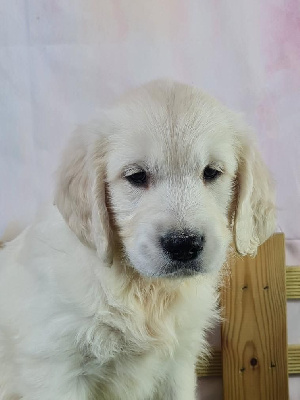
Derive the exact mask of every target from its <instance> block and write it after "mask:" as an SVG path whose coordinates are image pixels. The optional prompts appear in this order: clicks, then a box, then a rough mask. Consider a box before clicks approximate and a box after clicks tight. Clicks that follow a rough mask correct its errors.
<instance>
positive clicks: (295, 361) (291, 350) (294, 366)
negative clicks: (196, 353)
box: [196, 344, 300, 378]
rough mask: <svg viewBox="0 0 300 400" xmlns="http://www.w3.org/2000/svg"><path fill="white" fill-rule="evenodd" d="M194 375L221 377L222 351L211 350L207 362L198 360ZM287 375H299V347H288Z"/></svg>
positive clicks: (294, 345) (295, 345)
mask: <svg viewBox="0 0 300 400" xmlns="http://www.w3.org/2000/svg"><path fill="white" fill-rule="evenodd" d="M196 373H197V375H198V376H199V377H202V378H203V377H206V376H216V377H217V376H218V377H220V376H222V350H220V349H213V350H212V352H211V357H210V358H209V360H208V362H207V361H205V362H204V361H203V360H201V359H199V361H198V363H197V365H196ZM288 373H289V375H300V345H297V344H291V345H289V346H288Z"/></svg>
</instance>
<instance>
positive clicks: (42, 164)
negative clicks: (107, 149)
mask: <svg viewBox="0 0 300 400" xmlns="http://www.w3.org/2000/svg"><path fill="white" fill-rule="evenodd" d="M159 77H171V78H175V79H177V80H181V81H184V82H187V83H190V84H193V85H196V86H199V87H202V88H204V89H205V90H207V91H208V92H210V93H211V94H213V95H215V96H216V97H217V98H219V99H220V100H221V101H223V102H224V103H225V104H226V105H228V106H229V107H231V108H233V109H235V110H237V111H240V112H242V113H244V114H245V118H246V120H247V121H248V123H249V124H250V125H252V126H253V128H254V130H255V131H256V132H257V134H258V142H259V146H260V148H261V151H262V153H263V156H264V159H265V161H266V163H267V165H268V166H269V168H270V170H271V172H272V173H273V176H274V179H275V182H276V186H277V207H278V230H279V231H283V232H284V233H285V235H286V239H287V241H286V248H287V263H288V264H289V265H299V264H300V212H299V205H300V2H299V0H264V1H260V0H252V1H251V2H250V1H246V0H231V1H227V0H221V1H216V0H212V1H208V0H206V1H199V0H198V1H197V0H185V1H183V0H181V1H179V0H151V1H148V0H0V237H1V236H3V235H5V236H6V237H9V236H10V235H11V232H12V231H15V230H16V229H21V228H22V227H24V226H26V224H28V223H29V222H30V221H31V220H32V218H33V216H34V214H35V212H36V210H37V208H38V207H39V206H40V205H41V204H43V203H44V202H47V201H49V200H50V201H51V198H52V189H53V181H54V180H53V171H54V170H55V167H56V165H57V161H58V156H59V154H60V151H61V149H62V147H63V145H64V143H65V141H66V139H67V137H68V135H69V134H70V132H71V131H72V130H73V129H74V128H75V127H76V125H77V124H78V123H84V122H86V121H88V120H90V119H93V118H95V117H96V116H97V113H98V112H99V110H100V109H101V107H103V106H106V105H108V104H109V103H110V102H111V101H112V100H113V99H115V98H116V97H117V96H118V95H119V94H121V93H123V92H124V90H126V89H128V88H130V87H132V86H134V85H137V84H141V83H144V82H145V81H149V80H151V79H154V78H159ZM288 313H289V321H288V324H289V342H290V343H300V304H299V303H296V302H294V303H290V304H289V307H288ZM299 391H300V379H299V378H293V379H291V380H290V392H291V393H290V399H291V400H296V399H299ZM199 396H200V397H199V398H201V399H203V400H208V399H213V400H217V399H221V397H222V388H221V382H220V381H217V383H216V381H215V380H213V381H211V380H209V379H208V380H207V379H206V380H203V382H201V386H200V389H199Z"/></svg>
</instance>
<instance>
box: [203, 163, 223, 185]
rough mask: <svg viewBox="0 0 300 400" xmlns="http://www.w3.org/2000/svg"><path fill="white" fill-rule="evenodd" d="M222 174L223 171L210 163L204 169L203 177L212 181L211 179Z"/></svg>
mask: <svg viewBox="0 0 300 400" xmlns="http://www.w3.org/2000/svg"><path fill="white" fill-rule="evenodd" d="M221 174H222V172H221V171H219V170H217V169H215V168H212V167H210V166H209V165H208V166H207V167H205V169H204V171H203V179H204V180H205V181H206V182H210V181H213V180H215V179H217V178H218V177H219V176H220V175H221Z"/></svg>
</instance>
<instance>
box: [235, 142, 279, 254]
mask: <svg viewBox="0 0 300 400" xmlns="http://www.w3.org/2000/svg"><path fill="white" fill-rule="evenodd" d="M237 190H238V193H237V207H236V211H235V220H234V233H235V243H236V248H237V250H238V252H239V253H240V254H242V255H246V254H249V255H252V256H254V255H255V254H256V252H257V247H258V246H259V245H260V244H262V243H263V242H264V241H265V240H266V239H268V238H269V237H270V236H271V235H272V234H273V233H274V231H275V205H274V189H273V184H272V182H271V178H270V175H269V172H268V170H267V168H266V166H265V164H264V162H263V160H262V158H261V156H260V154H259V152H258V150H257V147H256V144H255V143H254V142H252V141H251V138H250V139H249V137H242V144H241V145H240V148H239V167H238V176H237Z"/></svg>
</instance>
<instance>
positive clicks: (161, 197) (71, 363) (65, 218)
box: [0, 81, 274, 400]
mask: <svg viewBox="0 0 300 400" xmlns="http://www.w3.org/2000/svg"><path fill="white" fill-rule="evenodd" d="M207 165H213V166H214V167H216V168H219V169H221V170H222V175H221V176H220V177H219V178H217V179H216V180H215V181H214V182H210V183H207V182H204V180H203V177H202V174H203V170H204V168H205V167H206V166H207ZM137 166H138V168H140V167H143V168H145V169H147V171H148V173H149V175H150V176H151V179H150V184H149V186H148V187H147V188H138V187H133V186H132V185H130V183H128V181H127V180H126V179H125V178H124V171H128V169H131V170H132V171H134V170H135V168H137ZM57 182H58V183H57V189H56V194H55V205H54V206H53V207H49V210H47V211H46V212H43V213H42V215H41V216H40V217H39V218H38V219H37V221H36V222H35V223H34V224H33V225H32V226H30V227H29V228H27V229H26V230H25V231H24V232H23V233H22V234H21V235H20V236H19V237H18V238H16V239H15V240H14V241H12V242H10V243H7V244H6V245H5V248H4V249H1V251H0V399H1V400H13V399H14V400H15V399H21V398H22V399H24V400H50V399H51V400H53V399H56V400H79V399H80V400H85V399H86V400H88V399H89V400H91V399H111V400H117V399H122V400H126V399H128V400H129V399H130V400H135V399H136V400H142V399H153V400H154V399H157V400H158V399H164V400H168V399H169V400H171V399H172V400H176V399H178V400H183V399H184V400H189V399H195V374H194V364H195V362H196V358H197V356H198V355H199V354H202V355H203V354H205V352H206V351H207V345H206V341H205V331H206V330H207V329H208V328H210V327H211V325H212V323H213V322H214V320H215V319H216V318H217V307H216V303H217V294H216V288H217V284H218V271H219V270H220V268H221V266H222V264H223V263H224V262H225V260H226V255H227V251H228V248H229V245H230V243H231V241H232V240H235V243H236V247H237V250H238V251H239V252H240V253H241V254H252V255H253V254H255V252H256V250H257V246H258V245H259V244H260V243H262V242H263V241H264V240H265V239H267V238H268V237H269V236H270V235H271V234H272V232H273V230H274V205H273V192H272V188H271V184H270V179H269V177H268V173H267V171H266V168H265V166H264V164H263V162H262V161H261V159H260V156H259V154H258V152H257V150H256V146H255V144H254V143H253V139H252V138H251V134H249V130H248V128H247V127H245V125H244V124H243V122H242V121H241V119H240V118H239V117H238V116H236V115H235V114H233V113H231V112H230V111H229V110H227V109H226V108H225V107H223V106H222V105H220V104H219V103H218V102H217V101H216V100H214V99H212V98H211V97H209V96H208V95H207V94H204V93H203V92H201V91H199V90H197V89H194V88H192V87H189V86H186V85H182V84H179V83H175V82H169V81H156V82H152V83H150V84H148V85H145V86H143V87H141V88H138V89H136V90H133V91H132V92H130V93H129V94H128V95H126V96H124V97H123V98H122V99H121V100H120V101H119V102H118V103H116V104H115V105H114V106H113V107H112V108H111V109H110V110H108V111H106V112H104V113H103V115H102V116H101V118H100V121H99V122H97V123H92V124H90V125H89V126H86V127H80V128H79V129H78V130H77V132H76V133H75V134H74V135H73V136H72V138H71V141H70V143H69V146H68V147H67V149H66V152H65V154H64V156H63V158H62V164H61V166H60V169H59V171H58V179H57ZM184 228H188V229H192V230H197V231H199V232H201V233H202V234H203V235H205V238H206V240H205V246H204V249H203V252H202V254H201V259H200V261H199V262H201V273H200V274H198V275H195V276H185V277H184V276H179V277H172V276H171V274H169V275H168V272H167V271H168V269H167V267H168V265H167V264H168V260H167V259H166V257H165V255H164V254H163V253H162V250H161V248H160V245H159V241H158V238H159V237H160V235H163V234H164V233H166V232H167V231H168V230H170V229H184ZM182 275H184V273H182Z"/></svg>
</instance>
